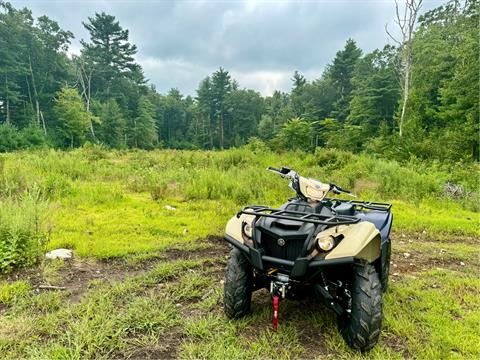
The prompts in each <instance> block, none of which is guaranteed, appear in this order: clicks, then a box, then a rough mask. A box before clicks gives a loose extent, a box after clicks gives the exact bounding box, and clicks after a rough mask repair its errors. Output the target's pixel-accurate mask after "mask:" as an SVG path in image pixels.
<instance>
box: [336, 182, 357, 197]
mask: <svg viewBox="0 0 480 360" xmlns="http://www.w3.org/2000/svg"><path fill="white" fill-rule="evenodd" d="M330 191H331V192H333V193H334V194H337V195H339V194H341V193H344V194H347V195H350V196H355V195H353V194H352V192H351V191H350V190H347V189H343V188H341V187H340V186H338V185H335V184H330Z"/></svg>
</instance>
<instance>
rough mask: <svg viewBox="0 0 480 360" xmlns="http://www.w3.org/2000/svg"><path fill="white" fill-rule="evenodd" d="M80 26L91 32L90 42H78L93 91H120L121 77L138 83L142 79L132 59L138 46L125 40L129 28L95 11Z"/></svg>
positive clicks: (107, 94) (102, 92)
mask: <svg viewBox="0 0 480 360" xmlns="http://www.w3.org/2000/svg"><path fill="white" fill-rule="evenodd" d="M83 26H84V27H85V28H86V29H87V30H88V32H89V33H90V42H86V41H85V40H81V44H82V46H83V49H82V56H83V57H84V58H85V60H84V64H86V65H87V66H88V67H90V68H91V69H89V71H92V72H93V77H92V81H93V84H92V86H93V88H94V91H92V93H94V92H99V93H101V94H102V96H103V97H104V98H109V97H110V96H111V95H112V94H113V95H115V94H121V89H120V88H119V85H120V84H119V81H120V79H122V78H127V79H129V80H131V81H133V82H135V83H137V84H143V83H144V82H145V79H144V77H143V74H142V70H141V67H140V66H139V65H138V64H136V63H135V59H134V55H135V54H136V53H137V47H136V46H135V45H133V44H130V43H129V42H128V30H124V29H123V28H122V27H121V26H120V23H119V22H118V21H117V20H116V19H115V16H112V15H108V14H105V13H104V12H102V13H100V14H99V13H95V16H94V17H89V18H88V22H83Z"/></svg>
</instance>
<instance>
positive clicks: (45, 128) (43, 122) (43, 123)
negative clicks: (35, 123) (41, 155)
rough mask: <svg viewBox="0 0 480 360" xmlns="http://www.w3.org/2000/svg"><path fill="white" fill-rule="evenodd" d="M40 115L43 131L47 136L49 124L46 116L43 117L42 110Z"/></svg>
mask: <svg viewBox="0 0 480 360" xmlns="http://www.w3.org/2000/svg"><path fill="white" fill-rule="evenodd" d="M40 117H41V118H42V127H43V133H44V134H45V136H47V126H46V124H45V118H44V117H43V112H42V111H40Z"/></svg>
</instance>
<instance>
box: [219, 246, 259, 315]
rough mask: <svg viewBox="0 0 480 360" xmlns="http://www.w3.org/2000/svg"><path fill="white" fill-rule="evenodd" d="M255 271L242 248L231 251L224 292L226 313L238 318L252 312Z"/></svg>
mask: <svg viewBox="0 0 480 360" xmlns="http://www.w3.org/2000/svg"><path fill="white" fill-rule="evenodd" d="M252 282H253V271H252V266H251V265H250V263H249V262H248V260H247V259H246V258H245V256H243V254H242V253H241V252H240V250H238V249H236V248H234V249H232V251H230V256H229V258H228V262H227V273H226V276H225V285H224V289H223V290H224V292H223V302H224V308H225V313H226V314H227V316H228V317H229V318H232V319H237V318H240V317H242V316H245V315H246V314H248V313H249V312H250V307H251V303H252Z"/></svg>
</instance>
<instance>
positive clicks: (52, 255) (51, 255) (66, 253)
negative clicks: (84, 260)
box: [45, 249, 73, 260]
mask: <svg viewBox="0 0 480 360" xmlns="http://www.w3.org/2000/svg"><path fill="white" fill-rule="evenodd" d="M72 256H73V252H72V250H70V249H55V250H52V251H49V252H47V253H46V254H45V258H46V259H50V260H53V259H64V260H65V259H71V258H72Z"/></svg>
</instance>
